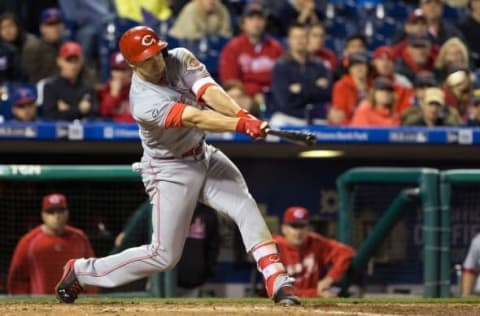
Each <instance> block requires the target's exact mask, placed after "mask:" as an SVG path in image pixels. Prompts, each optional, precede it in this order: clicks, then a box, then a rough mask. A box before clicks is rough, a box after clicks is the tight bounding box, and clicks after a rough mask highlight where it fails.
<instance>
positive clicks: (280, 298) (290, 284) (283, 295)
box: [272, 274, 300, 306]
mask: <svg viewBox="0 0 480 316" xmlns="http://www.w3.org/2000/svg"><path fill="white" fill-rule="evenodd" d="M294 284H295V279H294V278H290V277H288V276H287V275H285V274H282V275H279V276H278V277H277V278H276V279H275V282H274V286H273V289H274V291H273V293H274V294H273V297H272V299H273V301H274V302H275V303H277V304H280V305H286V306H288V305H300V299H299V298H298V296H296V295H295V292H294Z"/></svg>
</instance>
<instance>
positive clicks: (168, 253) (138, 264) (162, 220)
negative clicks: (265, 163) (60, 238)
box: [57, 162, 205, 298]
mask: <svg viewBox="0 0 480 316" xmlns="http://www.w3.org/2000/svg"><path fill="white" fill-rule="evenodd" d="M204 174H205V167H204V165H202V164H201V163H200V162H199V163H196V164H192V165H184V164H175V163H170V164H169V165H168V166H167V165H163V166H162V167H161V168H159V169H158V170H157V169H151V170H143V172H142V177H143V179H144V183H145V187H146V190H147V192H148V193H149V195H150V201H151V203H152V225H153V234H152V241H151V243H150V244H148V245H143V246H140V247H134V248H130V249H127V250H125V251H123V252H121V253H119V254H115V255H111V256H107V257H103V258H88V259H77V260H75V262H74V264H73V266H72V267H71V270H72V273H73V274H74V276H75V277H76V279H77V280H78V283H79V285H80V286H82V287H83V286H84V285H94V286H101V287H115V286H118V285H122V284H125V283H128V282H131V281H133V280H137V279H140V278H142V277H145V276H148V275H150V274H151V273H153V272H157V271H164V270H167V269H169V268H171V267H173V266H174V265H175V264H176V263H177V262H178V260H179V259H180V257H181V253H182V249H183V245H184V242H185V237H186V235H187V230H188V227H189V225H190V221H191V217H192V214H193V211H194V208H195V205H196V203H197V199H198V194H199V191H200V188H201V187H202V184H203V179H204ZM145 229H147V228H145ZM63 279H65V277H64V278H62V280H63ZM60 283H61V282H60ZM57 293H58V291H57ZM59 298H60V297H59Z"/></svg>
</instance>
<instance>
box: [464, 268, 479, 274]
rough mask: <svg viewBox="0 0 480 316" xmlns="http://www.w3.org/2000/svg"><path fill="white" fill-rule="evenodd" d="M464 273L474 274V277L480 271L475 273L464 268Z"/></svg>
mask: <svg viewBox="0 0 480 316" xmlns="http://www.w3.org/2000/svg"><path fill="white" fill-rule="evenodd" d="M463 273H470V274H473V275H477V274H478V271H475V270H473V269H467V268H463Z"/></svg>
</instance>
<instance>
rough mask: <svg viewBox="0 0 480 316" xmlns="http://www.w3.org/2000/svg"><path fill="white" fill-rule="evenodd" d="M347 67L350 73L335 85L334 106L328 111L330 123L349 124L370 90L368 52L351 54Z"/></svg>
mask: <svg viewBox="0 0 480 316" xmlns="http://www.w3.org/2000/svg"><path fill="white" fill-rule="evenodd" d="M347 69H348V73H347V74H346V75H343V76H342V78H341V79H340V80H338V81H336V82H335V83H334V85H333V92H332V107H331V108H330V111H329V113H328V122H329V124H330V125H342V126H347V125H349V124H350V121H351V120H352V117H353V113H354V112H355V109H356V108H357V107H358V105H359V104H360V103H361V102H362V101H363V100H364V99H365V98H366V97H367V96H368V92H369V91H370V85H371V78H370V77H369V71H370V67H369V60H368V55H367V54H365V53H353V54H350V55H349V56H348V63H347Z"/></svg>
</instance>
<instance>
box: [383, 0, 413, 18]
mask: <svg viewBox="0 0 480 316" xmlns="http://www.w3.org/2000/svg"><path fill="white" fill-rule="evenodd" d="M384 10H385V16H386V17H391V18H394V19H395V20H397V21H400V22H402V23H403V21H405V19H406V18H407V16H408V13H409V9H408V6H406V5H405V4H404V3H401V2H397V1H392V2H388V3H385V5H384Z"/></svg>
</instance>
